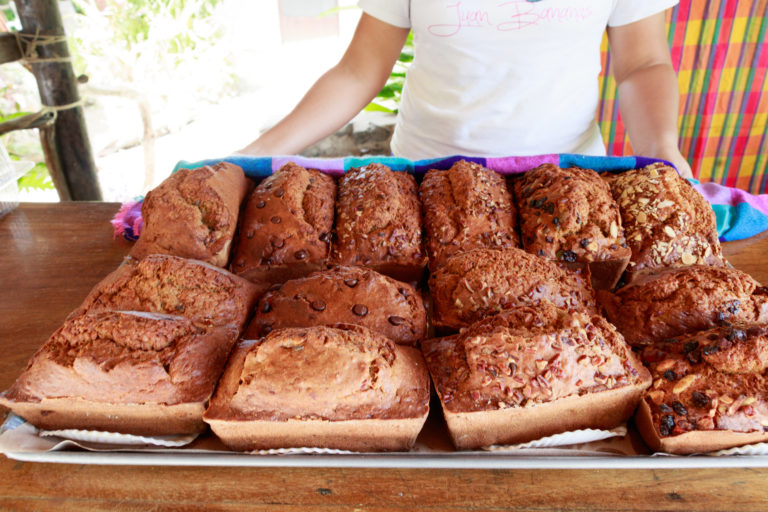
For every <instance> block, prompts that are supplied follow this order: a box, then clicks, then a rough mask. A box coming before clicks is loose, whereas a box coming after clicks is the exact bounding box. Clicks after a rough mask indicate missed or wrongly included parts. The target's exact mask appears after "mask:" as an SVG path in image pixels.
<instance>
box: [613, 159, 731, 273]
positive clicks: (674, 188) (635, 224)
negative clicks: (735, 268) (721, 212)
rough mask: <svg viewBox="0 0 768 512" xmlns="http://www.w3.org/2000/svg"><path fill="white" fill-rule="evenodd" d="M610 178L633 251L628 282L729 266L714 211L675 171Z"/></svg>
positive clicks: (655, 168) (657, 168) (653, 168)
mask: <svg viewBox="0 0 768 512" xmlns="http://www.w3.org/2000/svg"><path fill="white" fill-rule="evenodd" d="M606 179H607V180H608V183H609V184H610V186H611V192H612V193H613V196H614V198H615V199H616V201H617V202H618V204H619V210H620V211H621V221H622V224H623V226H624V233H625V235H626V239H627V244H629V248H630V249H631V250H632V258H631V260H630V262H629V266H628V267H627V271H626V274H625V278H624V281H626V282H631V280H632V279H633V278H634V276H635V275H636V274H637V273H638V272H643V271H647V270H653V269H658V268H663V267H674V266H685V265H694V264H697V265H713V266H718V267H721V266H724V265H725V261H724V260H723V256H722V253H721V250H720V242H719V240H718V238H717V226H716V224H715V212H714V211H712V207H711V206H710V205H709V203H708V202H707V200H706V199H704V197H702V195H701V194H699V193H698V192H697V191H696V189H694V188H693V186H692V185H691V184H690V183H688V181H687V180H685V179H683V178H682V177H681V176H680V175H679V174H677V171H676V170H675V169H674V168H672V167H669V166H668V165H664V164H661V163H656V164H652V165H649V166H647V167H644V168H642V169H635V170H631V171H626V172H623V173H621V174H616V175H607V176H606Z"/></svg>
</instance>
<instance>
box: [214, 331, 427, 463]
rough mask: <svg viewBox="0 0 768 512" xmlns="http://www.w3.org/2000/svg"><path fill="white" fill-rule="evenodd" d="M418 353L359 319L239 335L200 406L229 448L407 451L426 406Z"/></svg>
mask: <svg viewBox="0 0 768 512" xmlns="http://www.w3.org/2000/svg"><path fill="white" fill-rule="evenodd" d="M429 391H430V388H429V375H428V374H427V370H426V367H425V365H424V360H423V358H422V356H421V353H419V351H418V350H416V349H414V348H411V347H404V346H400V345H396V344H394V343H393V342H392V341H391V340H389V339H388V338H386V337H385V336H383V335H381V334H378V333H376V332H373V331H371V330H369V329H366V328H365V327H361V326H337V327H324V326H316V327H306V328H296V327H292V328H286V329H276V330H274V331H272V332H270V333H269V334H268V335H267V336H266V337H265V338H263V339H262V340H259V341H248V340H245V341H242V342H240V343H239V344H238V346H237V347H236V348H235V350H234V351H233V353H232V356H231V357H230V360H229V362H228V364H227V368H226V370H225V372H224V375H223V376H222V378H221V382H220V383H219V386H218V388H217V390H216V395H215V396H214V398H213V399H212V400H211V405H210V407H209V408H208V410H207V411H206V413H205V421H206V422H207V423H208V424H209V425H210V426H211V429H212V430H213V432H214V433H215V434H216V435H217V436H218V437H219V438H220V439H221V440H222V441H223V442H224V444H226V445H227V446H229V447H230V448H232V449H235V450H257V449H269V448H288V447H320V448H336V449H340V450H357V451H373V450H408V449H409V448H410V447H411V446H413V443H414V442H415V440H416V436H417V435H418V433H419V431H420V430H421V428H422V426H423V425H424V422H425V421H426V419H427V414H428V413H429Z"/></svg>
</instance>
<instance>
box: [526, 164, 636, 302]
mask: <svg viewBox="0 0 768 512" xmlns="http://www.w3.org/2000/svg"><path fill="white" fill-rule="evenodd" d="M514 191H515V200H516V201H517V208H518V211H519V216H520V233H521V239H522V243H523V247H524V248H525V250H526V251H528V252H530V253H533V254H536V255H538V256H542V257H544V258H547V259H550V260H555V261H560V262H564V263H567V264H571V265H588V266H589V268H590V272H591V276H592V285H593V287H594V288H595V289H596V290H601V289H612V288H613V287H614V286H616V283H617V282H618V280H619V278H620V277H621V274H622V273H623V272H624V269H625V268H626V266H627V263H628V262H629V258H630V255H631V251H630V249H629V247H628V246H627V244H626V241H625V239H624V230H623V228H622V225H621V216H620V215H619V207H618V205H617V204H616V201H614V200H613V197H612V196H611V191H610V188H609V187H608V185H607V184H606V183H605V182H604V181H603V180H602V179H601V178H600V175H599V174H597V173H596V172H595V171H593V170H591V169H580V168H577V167H570V168H567V169H561V168H560V167H558V166H556V165H554V164H544V165H541V166H539V167H537V168H535V169H531V170H530V171H528V172H526V173H525V174H523V175H522V176H521V177H520V178H517V179H516V180H515V182H514Z"/></svg>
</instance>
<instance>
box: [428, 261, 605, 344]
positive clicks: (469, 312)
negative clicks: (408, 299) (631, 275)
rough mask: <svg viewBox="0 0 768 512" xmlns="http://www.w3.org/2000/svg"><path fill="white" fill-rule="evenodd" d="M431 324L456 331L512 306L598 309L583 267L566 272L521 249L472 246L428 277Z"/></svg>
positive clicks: (556, 265)
mask: <svg viewBox="0 0 768 512" xmlns="http://www.w3.org/2000/svg"><path fill="white" fill-rule="evenodd" d="M429 289H430V293H431V295H432V303H433V307H434V311H433V316H432V323H433V324H434V325H435V326H437V327H442V328H451V329H460V328H462V327H467V326H469V325H470V324H472V323H473V322H476V321H478V320H481V319H483V318H485V317H486V316H490V315H494V314H497V313H500V312H501V311H503V310H505V309H509V308H512V307H516V306H535V305H537V304H540V303H541V302H551V303H552V304H554V305H555V306H557V307H561V308H564V309H573V310H578V311H586V312H589V313H595V312H597V309H596V303H595V298H594V292H593V291H592V287H591V286H590V284H589V273H588V271H587V270H581V271H580V270H575V271H569V270H568V269H565V268H562V267H561V266H559V265H558V264H557V263H555V262H553V261H549V260H546V259H544V258H539V257H537V256H534V255H533V254H530V253H527V252H525V251H524V250H522V249H516V248H509V249H504V250H497V249H475V250H474V251H469V252H464V253H460V254H457V255H456V256H453V257H452V258H450V259H449V260H448V261H447V262H446V264H445V265H444V266H443V267H442V268H439V269H438V270H437V271H436V272H434V273H433V274H432V275H431V277H430V279H429Z"/></svg>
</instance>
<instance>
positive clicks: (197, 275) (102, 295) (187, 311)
mask: <svg viewBox="0 0 768 512" xmlns="http://www.w3.org/2000/svg"><path fill="white" fill-rule="evenodd" d="M256 291H257V290H256V286H255V285H254V284H253V283H251V282H250V281H247V280H245V279H242V278H240V277H238V276H236V275H234V274H231V273H229V272H227V271H226V270H224V269H222V268H219V267H215V266H213V265H209V264H207V263H203V262H201V261H197V260H188V259H184V258H179V257H177V256H168V255H163V254H153V255H150V256H147V257H146V258H144V259H143V260H141V261H138V262H137V261H136V260H127V261H126V262H124V263H123V264H122V265H121V266H120V267H118V268H117V270H115V271H114V272H112V273H111V274H109V275H108V276H107V277H105V278H104V279H102V280H101V282H99V283H98V284H97V285H96V286H95V287H94V288H93V290H91V292H90V293H89V294H88V296H87V297H86V299H85V301H83V304H82V305H81V306H80V307H79V308H78V309H77V310H76V311H75V312H74V313H72V315H73V316H74V315H79V314H81V313H84V312H89V313H95V312H98V311H105V310H122V311H145V312H149V313H164V314H169V315H180V316H184V317H186V318H190V319H192V320H194V321H195V322H199V323H205V324H211V325H219V326H224V325H235V326H237V328H238V330H241V329H242V328H243V327H244V326H245V322H246V320H247V319H248V316H249V315H250V312H251V310H252V309H253V305H254V303H255V302H256Z"/></svg>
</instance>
